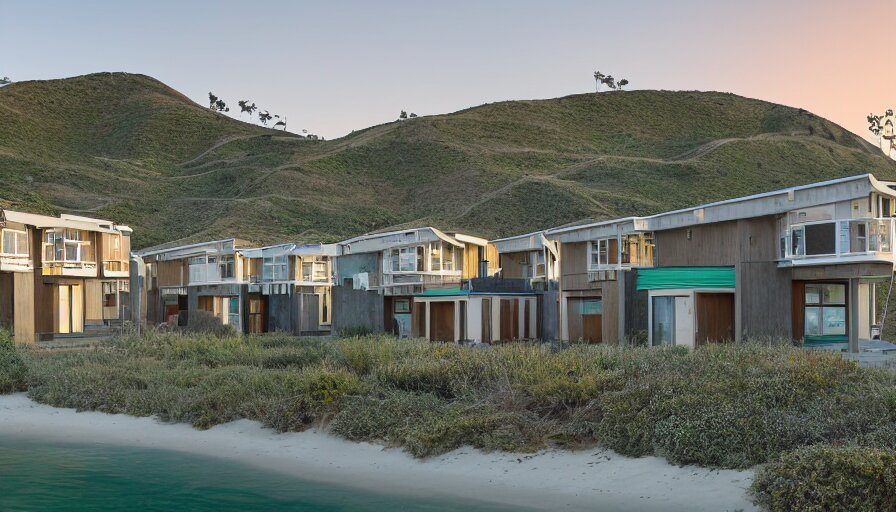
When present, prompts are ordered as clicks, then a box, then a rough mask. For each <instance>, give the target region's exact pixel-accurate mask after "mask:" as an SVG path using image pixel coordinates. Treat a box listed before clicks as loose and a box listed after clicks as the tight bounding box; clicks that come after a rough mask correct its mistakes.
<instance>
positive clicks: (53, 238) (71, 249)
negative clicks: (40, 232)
mask: <svg viewBox="0 0 896 512" xmlns="http://www.w3.org/2000/svg"><path fill="white" fill-rule="evenodd" d="M89 238H90V237H89V235H88V233H87V232H86V231H82V230H80V229H51V230H48V231H46V232H45V236H44V243H43V246H44V260H45V261H50V262H52V261H72V262H82V261H89V262H93V261H94V257H93V246H92V245H91V244H90V240H89Z"/></svg>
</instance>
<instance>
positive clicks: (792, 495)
mask: <svg viewBox="0 0 896 512" xmlns="http://www.w3.org/2000/svg"><path fill="white" fill-rule="evenodd" d="M751 491H752V493H753V495H754V496H755V497H756V500H757V502H758V503H759V504H760V505H762V506H763V507H765V508H766V509H768V510H771V511H773V512H777V511H782V512H783V511H791V510H801V511H819V512H821V511H844V512H880V511H884V510H896V451H893V450H881V449H876V448H863V447H854V446H840V447H836V446H831V445H815V446H811V447H808V448H802V449H799V450H796V451H793V452H789V453H785V454H784V455H782V456H781V457H780V459H779V460H777V461H776V462H773V463H771V464H768V465H766V466H765V467H763V468H762V469H760V471H759V472H758V473H757V475H756V479H755V481H754V482H753V485H752V487H751Z"/></svg>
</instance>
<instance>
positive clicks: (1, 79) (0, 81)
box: [0, 76, 12, 85]
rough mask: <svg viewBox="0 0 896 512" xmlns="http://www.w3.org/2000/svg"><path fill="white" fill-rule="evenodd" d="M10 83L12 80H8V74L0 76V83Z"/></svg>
mask: <svg viewBox="0 0 896 512" xmlns="http://www.w3.org/2000/svg"><path fill="white" fill-rule="evenodd" d="M11 83H12V80H10V79H9V77H8V76H4V77H3V78H0V85H6V84H11Z"/></svg>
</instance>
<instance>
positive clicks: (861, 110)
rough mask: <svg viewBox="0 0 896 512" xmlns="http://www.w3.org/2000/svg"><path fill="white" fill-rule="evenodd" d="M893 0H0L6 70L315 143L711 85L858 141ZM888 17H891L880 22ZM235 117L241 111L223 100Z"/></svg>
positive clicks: (885, 84)
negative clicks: (270, 118) (465, 114)
mask: <svg viewBox="0 0 896 512" xmlns="http://www.w3.org/2000/svg"><path fill="white" fill-rule="evenodd" d="M894 7H896V2H894V0H842V1H831V0H744V1H738V0H711V1H704V0H685V1H673V0H666V1H652V0H651V1H648V0H644V1H640V2H636V1H620V0H616V1H613V2H604V1H598V0H592V1H572V0H570V1H564V0H552V1H549V2H546V1H544V0H541V1H528V0H518V1H504V0H479V1H462V0H451V1H444V2H436V1H385V0H383V1H380V2H374V1H338V0H332V1H320V0H317V1H315V2H304V1H298V0H295V1H274V0H267V1H266V0H254V1H251V2H249V1H246V2H237V1H229V0H217V1H214V2H211V1H208V2H199V1H193V0H176V1H168V0H153V1H152V2H131V1H120V0H117V1H92V0H80V1H77V2H75V1H43V0H0V77H2V76H9V77H10V78H11V79H13V80H14V81H24V80H35V79H51V78H62V77H68V76H76V75H83V74H87V73H93V72H99V71H126V72H132V73H143V74H146V75H150V76H153V77H155V78H157V79H159V80H161V81H162V82H165V83H166V84H168V85H170V86H171V87H174V88H175V89H177V90H179V91H181V92H182V93H184V94H186V95H187V96H189V97H190V98H192V99H193V100H195V101H197V102H198V103H200V104H207V96H208V92H209V91H212V92H214V93H215V94H216V95H218V96H219V97H221V98H222V99H224V100H225V101H228V103H230V104H231V105H233V107H234V108H233V109H232V110H237V111H238V110H239V109H238V107H236V101H237V100H239V99H250V100H252V101H254V102H255V103H256V104H257V105H258V106H259V107H260V108H261V109H267V110H269V111H271V113H276V114H280V115H281V116H286V117H287V119H288V123H289V129H290V131H293V132H298V131H300V130H301V129H307V130H309V131H310V132H312V133H317V134H319V135H322V136H324V137H326V138H336V137H340V136H343V135H345V134H347V133H350V132H351V131H352V130H357V129H361V128H366V127H368V126H371V125H375V124H380V123H384V122H388V121H393V120H395V119H396V118H397V117H398V114H399V112H400V111H401V110H407V111H408V112H414V113H416V114H418V115H428V114H441V113H446V112H453V111H457V110H460V109H463V108H467V107H471V106H475V105H481V104H483V103H489V102H494V101H503V100H513V99H538V98H554V97H559V96H565V95H568V94H576V93H582V92H589V91H594V78H593V72H594V71H595V70H599V71H602V72H604V73H609V74H613V75H614V76H616V77H625V78H627V79H628V80H629V81H630V86H629V88H630V89H668V90H714V91H727V92H733V93H736V94H740V95H743V96H748V97H753V98H760V99H764V100H768V101H773V102H776V103H782V104H785V105H790V106H794V107H801V108H805V109H806V110H809V111H811V112H813V113H815V114H818V115H821V116H824V117H827V118H829V119H831V120H833V121H835V122H837V123H838V124H841V125H842V126H844V127H846V128H847V129H849V130H852V131H853V132H855V133H857V134H860V135H862V136H863V137H870V134H868V132H867V122H866V121H865V118H866V116H867V115H868V114H869V113H871V112H875V113H883V112H884V111H885V110H886V109H888V108H896V87H894V85H896V66H893V65H892V62H893V60H894V58H893V51H894V49H893V45H892V41H893V39H894V32H896V27H894V26H893V24H892V20H893V14H894ZM886 25H889V26H890V27H889V28H888V27H887V26H886ZM231 114H232V115H234V116H236V114H235V113H234V112H233V111H232V112H231Z"/></svg>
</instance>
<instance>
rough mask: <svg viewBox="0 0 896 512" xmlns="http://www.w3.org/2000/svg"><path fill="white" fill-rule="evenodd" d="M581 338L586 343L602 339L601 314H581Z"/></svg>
mask: <svg viewBox="0 0 896 512" xmlns="http://www.w3.org/2000/svg"><path fill="white" fill-rule="evenodd" d="M582 339H583V340H584V341H586V342H588V343H602V342H603V341H604V326H603V315H582Z"/></svg>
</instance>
